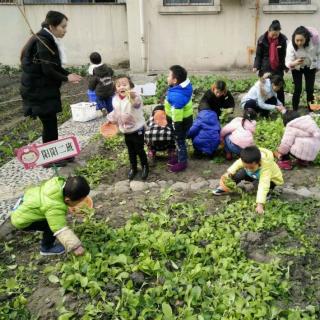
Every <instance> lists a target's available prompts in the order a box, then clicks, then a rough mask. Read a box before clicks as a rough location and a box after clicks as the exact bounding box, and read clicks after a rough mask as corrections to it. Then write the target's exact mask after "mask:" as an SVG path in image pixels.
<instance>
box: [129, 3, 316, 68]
mask: <svg viewBox="0 0 320 320" xmlns="http://www.w3.org/2000/svg"><path fill="white" fill-rule="evenodd" d="M129 1H130V0H129ZM162 3H163V1H162V0H154V1H147V0H145V1H144V4H145V9H144V11H145V14H144V17H145V29H146V34H147V41H148V44H147V45H146V46H147V49H146V50H147V51H149V52H150V55H149V62H148V65H149V68H150V70H163V69H166V68H167V67H169V66H170V65H172V64H175V63H179V64H183V65H185V66H186V67H187V68H188V69H190V70H210V69H226V68H231V67H244V66H247V65H248V64H251V62H252V60H253V57H254V54H253V55H252V56H250V54H249V48H254V47H255V25H256V11H257V10H256V1H255V0H254V1H253V0H221V12H220V13H218V14H188V15H181V14H173V15H168V14H159V11H161V10H163V6H162ZM312 3H314V4H316V6H318V7H319V6H320V1H319V0H312ZM266 4H268V1H267V0H260V9H259V10H258V12H259V18H258V23H257V25H258V28H257V35H258V36H259V35H261V34H262V33H263V32H264V31H265V30H267V28H268V26H269V25H270V23H271V21H272V20H274V19H278V20H280V22H281V25H282V28H283V33H284V34H286V35H287V36H288V38H289V37H290V38H291V34H292V32H293V31H294V29H295V28H296V27H298V26H300V25H307V26H314V27H317V28H318V30H320V11H319V10H317V11H316V12H315V13H308V14H305V13H264V12H263V6H264V5H266ZM129 27H130V26H129Z"/></svg>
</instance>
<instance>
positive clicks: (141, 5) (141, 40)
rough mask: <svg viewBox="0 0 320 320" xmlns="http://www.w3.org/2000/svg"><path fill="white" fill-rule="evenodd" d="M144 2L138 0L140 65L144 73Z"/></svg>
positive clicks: (145, 58)
mask: <svg viewBox="0 0 320 320" xmlns="http://www.w3.org/2000/svg"><path fill="white" fill-rule="evenodd" d="M143 5H144V1H143V0H139V16H140V48H141V60H142V61H141V63H142V68H143V71H146V60H147V57H146V43H145V30H144V10H143V9H144V7H143Z"/></svg>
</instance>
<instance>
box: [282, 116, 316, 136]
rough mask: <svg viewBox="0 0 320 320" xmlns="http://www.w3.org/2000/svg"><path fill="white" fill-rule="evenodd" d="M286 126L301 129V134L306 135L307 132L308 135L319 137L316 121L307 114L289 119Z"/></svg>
mask: <svg viewBox="0 0 320 320" xmlns="http://www.w3.org/2000/svg"><path fill="white" fill-rule="evenodd" d="M287 127H290V128H295V129H298V130H301V131H302V136H306V133H308V134H309V135H310V136H313V137H318V138H319V139H320V129H319V127H318V125H317V123H316V122H315V121H314V120H313V119H312V117H311V116H309V115H306V116H302V117H299V118H296V119H293V120H291V121H290V122H289V123H288V124H287Z"/></svg>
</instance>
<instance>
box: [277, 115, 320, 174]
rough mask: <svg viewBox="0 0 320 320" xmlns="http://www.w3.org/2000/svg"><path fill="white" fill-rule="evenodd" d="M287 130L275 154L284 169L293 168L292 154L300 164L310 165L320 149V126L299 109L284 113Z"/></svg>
mask: <svg viewBox="0 0 320 320" xmlns="http://www.w3.org/2000/svg"><path fill="white" fill-rule="evenodd" d="M283 124H284V125H285V127H286V128H285V131H284V134H283V137H282V140H281V143H280V145H279V147H278V151H277V152H275V155H276V156H277V157H278V158H279V161H278V165H279V167H280V168H281V169H283V170H291V169H292V161H291V156H292V157H294V158H296V159H297V160H296V163H297V164H298V165H300V166H308V165H309V164H310V162H311V161H313V160H314V159H315V158H316V157H317V155H318V153H319V151H320V128H319V127H318V125H317V123H316V122H315V121H314V120H313V118H312V117H311V116H310V115H306V116H302V117H301V116H300V114H299V113H298V112H297V111H287V112H286V113H285V114H284V115H283Z"/></svg>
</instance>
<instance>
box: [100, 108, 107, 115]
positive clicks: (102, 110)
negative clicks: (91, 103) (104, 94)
mask: <svg viewBox="0 0 320 320" xmlns="http://www.w3.org/2000/svg"><path fill="white" fill-rule="evenodd" d="M101 112H102V116H103V117H106V116H107V115H108V111H107V110H106V109H101Z"/></svg>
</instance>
